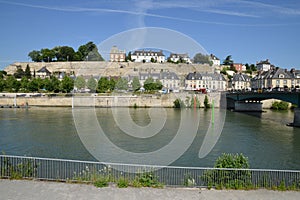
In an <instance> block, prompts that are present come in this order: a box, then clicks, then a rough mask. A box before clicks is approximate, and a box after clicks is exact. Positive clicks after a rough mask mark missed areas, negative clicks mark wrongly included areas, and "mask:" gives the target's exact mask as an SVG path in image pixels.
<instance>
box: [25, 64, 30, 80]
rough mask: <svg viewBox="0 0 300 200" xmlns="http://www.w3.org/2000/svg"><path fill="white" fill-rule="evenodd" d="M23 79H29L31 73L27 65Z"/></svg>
mask: <svg viewBox="0 0 300 200" xmlns="http://www.w3.org/2000/svg"><path fill="white" fill-rule="evenodd" d="M25 77H26V78H27V79H31V71H30V67H29V65H27V66H26V69H25Z"/></svg>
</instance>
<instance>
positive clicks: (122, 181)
mask: <svg viewBox="0 0 300 200" xmlns="http://www.w3.org/2000/svg"><path fill="white" fill-rule="evenodd" d="M117 185H118V187H119V188H127V187H128V180H126V179H125V178H120V179H119V180H118V182H117Z"/></svg>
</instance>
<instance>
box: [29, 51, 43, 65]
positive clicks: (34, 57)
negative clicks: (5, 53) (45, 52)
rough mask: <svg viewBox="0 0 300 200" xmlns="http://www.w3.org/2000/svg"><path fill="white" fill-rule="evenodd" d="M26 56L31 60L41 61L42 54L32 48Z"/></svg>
mask: <svg viewBox="0 0 300 200" xmlns="http://www.w3.org/2000/svg"><path fill="white" fill-rule="evenodd" d="M28 57H30V58H31V60H32V61H33V62H41V61H42V54H41V52H40V51H36V50H33V51H31V52H29V54H28Z"/></svg>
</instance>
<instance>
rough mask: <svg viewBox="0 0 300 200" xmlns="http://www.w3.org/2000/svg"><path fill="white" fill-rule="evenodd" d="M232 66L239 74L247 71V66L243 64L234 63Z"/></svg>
mask: <svg viewBox="0 0 300 200" xmlns="http://www.w3.org/2000/svg"><path fill="white" fill-rule="evenodd" d="M232 66H233V67H234V68H235V70H236V71H238V72H243V71H246V66H245V65H243V64H242V63H233V64H232Z"/></svg>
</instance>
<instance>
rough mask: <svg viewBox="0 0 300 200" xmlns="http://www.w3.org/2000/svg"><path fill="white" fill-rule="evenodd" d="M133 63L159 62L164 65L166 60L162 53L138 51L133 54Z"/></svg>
mask: <svg viewBox="0 0 300 200" xmlns="http://www.w3.org/2000/svg"><path fill="white" fill-rule="evenodd" d="M131 60H132V61H133V62H158V63H163V62H165V60H166V57H165V55H164V54H163V52H162V51H153V50H138V51H134V52H133V53H132V54H131Z"/></svg>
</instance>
